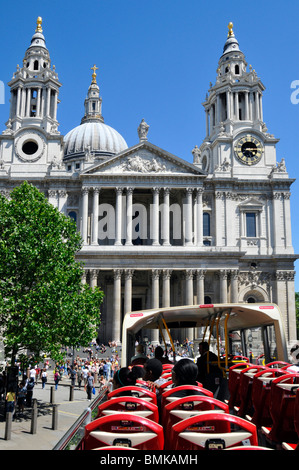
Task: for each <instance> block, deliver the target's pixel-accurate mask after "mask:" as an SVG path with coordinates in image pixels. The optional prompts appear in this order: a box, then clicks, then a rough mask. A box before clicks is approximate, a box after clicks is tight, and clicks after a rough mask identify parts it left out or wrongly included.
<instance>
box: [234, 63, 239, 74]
mask: <svg viewBox="0 0 299 470" xmlns="http://www.w3.org/2000/svg"><path fill="white" fill-rule="evenodd" d="M235 74H236V75H239V74H240V67H239V65H236V66H235Z"/></svg>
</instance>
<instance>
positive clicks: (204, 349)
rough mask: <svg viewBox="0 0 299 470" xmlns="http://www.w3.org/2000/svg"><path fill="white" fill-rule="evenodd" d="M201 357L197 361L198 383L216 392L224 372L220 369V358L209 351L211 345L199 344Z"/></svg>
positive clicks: (204, 342)
mask: <svg viewBox="0 0 299 470" xmlns="http://www.w3.org/2000/svg"><path fill="white" fill-rule="evenodd" d="M198 349H199V352H200V357H199V358H198V359H197V369H198V375H197V380H198V382H200V383H202V385H203V387H204V388H207V389H208V390H210V391H211V392H213V393H214V392H216V390H217V389H218V388H219V386H220V384H221V380H222V378H223V373H222V370H221V369H220V368H219V367H218V356H216V354H214V353H213V352H212V351H209V343H207V342H206V341H203V342H201V343H200V344H199V348H198Z"/></svg>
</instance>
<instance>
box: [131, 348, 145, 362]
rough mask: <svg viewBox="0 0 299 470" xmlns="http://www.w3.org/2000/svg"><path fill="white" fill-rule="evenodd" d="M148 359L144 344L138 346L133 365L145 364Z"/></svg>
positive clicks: (132, 359) (132, 360)
mask: <svg viewBox="0 0 299 470" xmlns="http://www.w3.org/2000/svg"><path fill="white" fill-rule="evenodd" d="M147 359H148V357H147V355H146V354H145V353H144V347H143V345H142V344H138V345H137V346H136V354H135V356H133V357H132V358H131V365H132V366H133V365H137V364H144V363H145V362H146V361H147Z"/></svg>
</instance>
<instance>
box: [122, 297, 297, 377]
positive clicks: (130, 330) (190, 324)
mask: <svg viewBox="0 0 299 470" xmlns="http://www.w3.org/2000/svg"><path fill="white" fill-rule="evenodd" d="M198 328H201V329H203V330H204V333H203V335H202V339H205V338H206V337H207V336H208V338H207V339H208V341H209V340H210V338H211V334H212V331H213V332H214V336H215V338H216V343H217V344H216V346H217V351H218V353H219V354H218V355H220V344H219V340H220V339H221V336H222V345H223V347H222V350H223V357H226V360H228V357H229V354H231V353H232V350H231V347H232V344H233V338H234V332H238V339H239V341H240V343H241V344H242V350H243V353H246V352H248V348H247V347H246V346H247V343H248V337H249V340H250V339H251V338H250V335H249V333H250V332H252V331H253V330H255V331H257V330H258V332H259V336H258V338H259V340H258V341H259V343H260V346H261V350H260V355H261V356H262V355H263V356H264V357H265V359H266V361H267V362H270V360H271V359H273V356H274V355H275V359H276V360H281V361H287V359H288V354H287V345H286V337H285V332H284V326H283V321H282V316H281V312H280V310H279V308H278V306H277V305H276V304H270V303H261V304H256V303H255V304H249V303H244V304H243V303H242V304H215V305H210V304H209V305H198V306H196V305H195V306H194V305H191V306H177V307H168V308H157V309H151V310H143V311H136V312H129V313H127V314H126V315H125V318H124V322H123V333H122V356H121V363H122V366H126V365H129V364H130V358H131V357H132V356H134V351H135V341H136V336H137V335H138V336H140V337H141V338H142V336H143V335H144V332H146V331H147V330H153V329H158V330H159V332H160V335H161V337H162V339H163V340H164V342H166V340H165V337H166V335H168V337H169V342H170V344H171V346H172V350H173V352H174V350H175V347H174V342H173V339H172V335H173V333H174V332H175V330H179V331H182V329H186V330H187V331H188V330H190V329H195V330H193V331H196V329H198ZM165 332H166V335H165ZM141 341H142V339H141ZM249 346H250V344H249ZM273 350H275V352H274V354H273ZM244 355H247V354H244ZM248 355H249V354H248ZM225 366H226V369H227V367H228V364H227V363H226V364H225Z"/></svg>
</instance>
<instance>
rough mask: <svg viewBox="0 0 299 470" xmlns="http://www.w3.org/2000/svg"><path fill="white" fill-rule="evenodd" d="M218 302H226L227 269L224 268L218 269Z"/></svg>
mask: <svg viewBox="0 0 299 470" xmlns="http://www.w3.org/2000/svg"><path fill="white" fill-rule="evenodd" d="M219 277H220V303H222V304H225V303H227V271H226V269H220V271H219Z"/></svg>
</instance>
